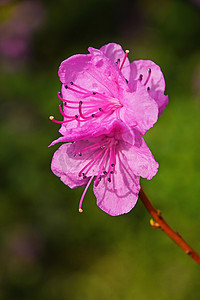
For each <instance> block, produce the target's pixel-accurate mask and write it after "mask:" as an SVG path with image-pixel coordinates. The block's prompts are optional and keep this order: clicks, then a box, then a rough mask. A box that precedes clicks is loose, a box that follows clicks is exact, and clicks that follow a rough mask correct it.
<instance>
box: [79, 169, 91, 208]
mask: <svg viewBox="0 0 200 300" xmlns="http://www.w3.org/2000/svg"><path fill="white" fill-rule="evenodd" d="M93 178H94V175H93V176H91V178H90V180H89V181H88V183H87V185H86V187H85V189H84V191H83V194H82V196H81V200H80V202H79V207H78V210H79V212H83V209H82V204H83V199H84V197H85V194H86V192H87V190H88V188H89V186H90V183H91V182H92V180H93Z"/></svg>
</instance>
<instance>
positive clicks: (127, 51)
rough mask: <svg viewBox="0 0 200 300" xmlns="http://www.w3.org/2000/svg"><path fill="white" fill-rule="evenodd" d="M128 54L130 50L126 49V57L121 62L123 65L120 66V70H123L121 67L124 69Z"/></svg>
mask: <svg viewBox="0 0 200 300" xmlns="http://www.w3.org/2000/svg"><path fill="white" fill-rule="evenodd" d="M128 54H129V50H126V51H125V55H124V59H123V61H122V64H121V67H120V68H119V69H120V71H121V69H122V67H123V65H124V63H125V60H126V58H127V56H128Z"/></svg>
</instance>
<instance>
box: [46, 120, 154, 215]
mask: <svg viewBox="0 0 200 300" xmlns="http://www.w3.org/2000/svg"><path fill="white" fill-rule="evenodd" d="M110 125H111V126H110V131H109V132H107V133H106V134H105V133H104V134H103V133H102V134H101V135H99V136H97V137H90V136H88V138H87V139H85V138H83V139H79V140H76V141H75V142H73V143H64V144H63V145H62V146H61V147H60V148H59V149H58V150H57V151H56V152H55V154H54V156H53V159H52V164H51V168H52V171H53V173H54V174H55V175H57V176H59V177H60V179H61V181H63V182H64V183H65V184H66V185H68V186H69V187H70V188H76V187H79V186H84V185H86V188H85V190H84V192H83V194H82V197H81V200H80V204H79V211H80V212H81V211H82V202H83V198H84V196H85V193H86V191H87V189H88V187H89V185H90V184H91V182H92V180H93V179H94V194H95V196H96V198H97V205H98V206H99V207H100V208H101V209H102V210H104V211H105V212H107V213H108V214H110V215H112V216H116V215H120V214H123V213H127V212H129V211H130V210H131V209H132V208H133V207H134V205H135V204H136V202H137V199H138V193H139V190H140V183H139V181H140V176H142V177H144V178H147V179H151V178H152V177H153V176H154V175H155V174H156V173H157V169H158V163H157V162H156V161H155V160H154V158H153V156H152V154H151V152H150V150H149V148H148V147H147V145H146V143H145V142H144V140H143V138H142V137H141V134H140V133H139V131H138V130H136V129H132V130H131V129H130V128H129V127H127V126H126V125H125V124H124V123H123V122H122V121H119V120H115V121H113V123H112V124H110ZM65 139H66V141H67V137H65ZM63 141H64V140H63Z"/></svg>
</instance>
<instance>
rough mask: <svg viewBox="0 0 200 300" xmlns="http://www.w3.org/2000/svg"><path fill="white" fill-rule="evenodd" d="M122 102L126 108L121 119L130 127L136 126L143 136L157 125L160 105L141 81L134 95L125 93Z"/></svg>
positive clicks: (121, 114) (121, 111) (122, 111)
mask: <svg viewBox="0 0 200 300" xmlns="http://www.w3.org/2000/svg"><path fill="white" fill-rule="evenodd" d="M122 101H123V102H122ZM121 102H122V104H124V107H122V108H121V110H120V118H121V119H122V120H123V121H124V122H125V123H127V124H128V125H129V126H134V125H135V128H136V129H138V130H139V131H140V132H141V133H142V134H145V132H146V131H147V130H148V129H150V128H151V127H152V126H153V125H154V123H156V121H157V119H158V105H157V103H156V102H155V101H154V100H153V99H152V98H151V96H150V95H149V93H148V92H147V90H146V88H145V87H144V86H143V85H142V84H141V82H140V81H137V82H136V90H135V92H134V93H124V96H123V97H122V98H121Z"/></svg>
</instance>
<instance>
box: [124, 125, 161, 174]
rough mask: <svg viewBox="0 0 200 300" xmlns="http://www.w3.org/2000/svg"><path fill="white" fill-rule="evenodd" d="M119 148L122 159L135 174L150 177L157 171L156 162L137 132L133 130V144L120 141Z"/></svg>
mask: <svg viewBox="0 0 200 300" xmlns="http://www.w3.org/2000/svg"><path fill="white" fill-rule="evenodd" d="M120 150H121V153H122V155H123V158H124V160H125V161H126V162H127V164H128V165H129V167H130V169H131V171H132V172H133V173H134V174H135V175H136V176H141V177H143V178H147V179H152V177H153V176H154V175H155V174H156V173H157V171H158V166H159V165H158V163H157V162H156V161H155V159H154V157H153V155H152V153H151V151H150V150H149V148H148V146H147V145H146V143H145V141H144V139H143V138H142V137H141V135H140V134H139V132H137V131H136V130H135V144H134V145H133V146H131V145H130V144H129V143H126V142H124V143H121V144H120Z"/></svg>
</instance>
